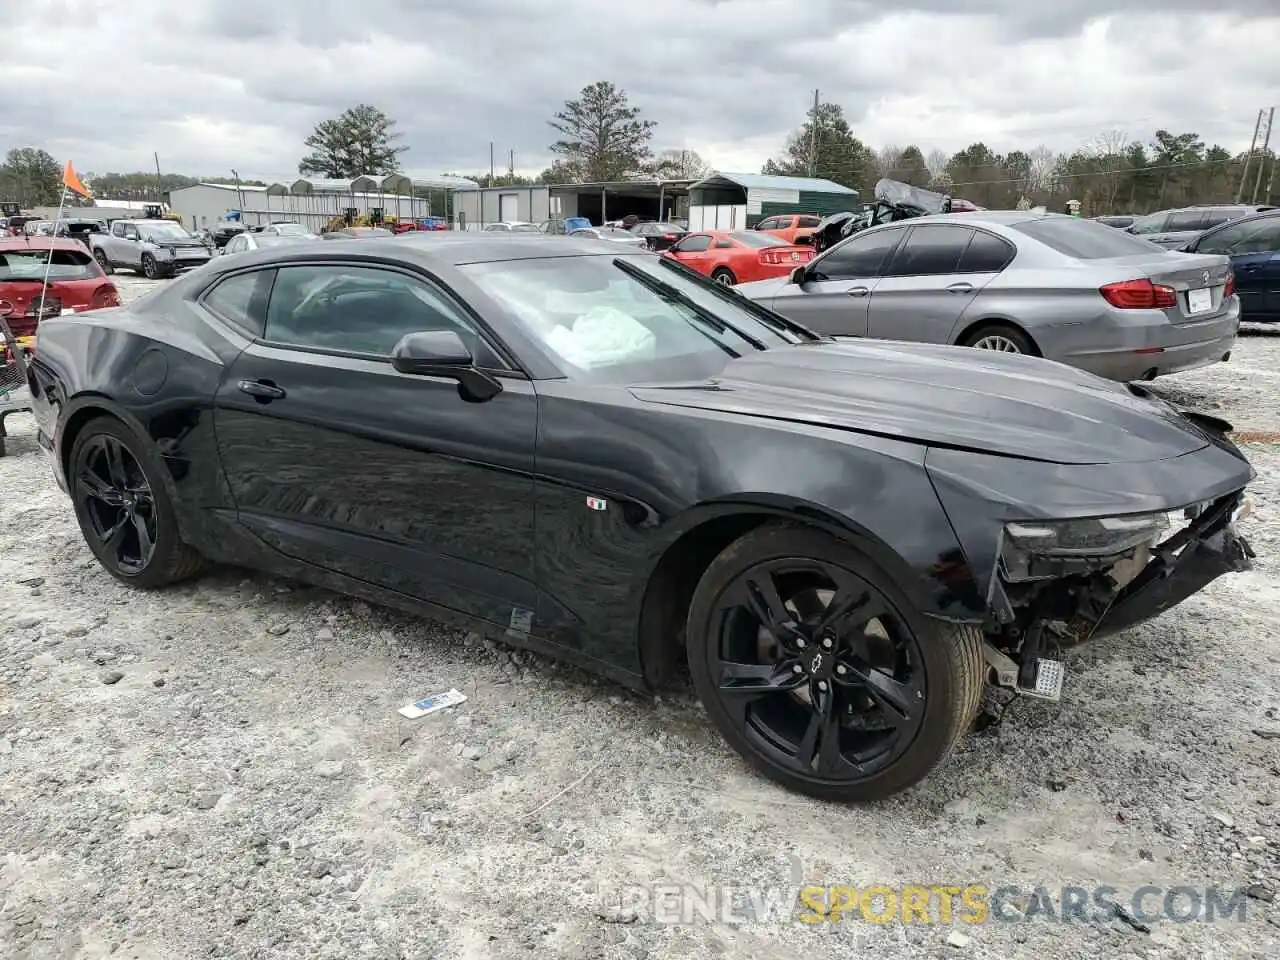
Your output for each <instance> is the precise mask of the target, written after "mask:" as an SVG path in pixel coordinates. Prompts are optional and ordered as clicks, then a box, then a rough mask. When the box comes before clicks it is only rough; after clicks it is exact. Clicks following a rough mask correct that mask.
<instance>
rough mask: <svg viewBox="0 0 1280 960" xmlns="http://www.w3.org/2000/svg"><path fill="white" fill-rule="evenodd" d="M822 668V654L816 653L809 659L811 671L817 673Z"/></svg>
mask: <svg viewBox="0 0 1280 960" xmlns="http://www.w3.org/2000/svg"><path fill="white" fill-rule="evenodd" d="M821 669H822V654H820V653H815V654H814V655H813V659H812V660H810V661H809V672H810V673H817V672H818V671H819V670H821Z"/></svg>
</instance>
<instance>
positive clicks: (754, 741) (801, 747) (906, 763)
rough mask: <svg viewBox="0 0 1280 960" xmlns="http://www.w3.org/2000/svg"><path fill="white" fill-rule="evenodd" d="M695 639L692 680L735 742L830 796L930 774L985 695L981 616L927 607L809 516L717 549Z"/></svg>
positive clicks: (695, 621)
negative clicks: (931, 611) (934, 615)
mask: <svg viewBox="0 0 1280 960" xmlns="http://www.w3.org/2000/svg"><path fill="white" fill-rule="evenodd" d="M687 637H688V657H689V669H690V672H691V673H692V675H693V682H694V686H695V688H696V689H697V692H698V696H699V698H700V699H701V700H702V703H703V705H704V706H705V707H706V709H707V712H708V714H710V716H711V719H712V721H713V722H714V723H715V725H716V727H717V728H718V729H719V730H720V732H721V733H722V734H723V735H724V737H725V739H726V740H728V741H729V744H730V745H731V746H732V747H733V748H734V749H735V750H737V751H738V753H740V754H741V755H742V756H743V757H744V758H745V759H746V760H747V761H748V762H749V763H751V764H752V765H753V766H754V767H755V768H756V769H758V770H760V771H761V772H762V773H764V774H765V776H767V777H769V778H770V779H772V780H775V781H777V782H778V783H780V784H782V785H784V786H786V787H788V788H790V789H793V790H797V791H799V792H801V793H806V794H809V795H810V796H814V797H818V798H820V799H824V800H837V801H864V800H877V799H881V798H883V797H887V796H889V795H890V794H893V793H896V792H898V791H900V790H903V789H906V788H907V787H910V786H912V785H913V784H915V783H917V782H919V781H920V780H922V779H924V778H925V777H926V776H927V775H928V774H929V773H930V772H931V771H932V770H933V769H934V768H935V767H936V766H937V765H938V764H939V763H941V762H942V761H943V760H944V759H945V758H946V757H947V756H948V755H949V754H950V753H951V751H952V750H953V749H954V747H955V745H956V743H957V742H958V741H959V739H960V737H961V736H962V735H963V734H964V733H965V731H966V730H967V729H968V727H969V725H970V723H971V722H972V721H973V718H974V717H975V715H976V714H977V711H978V707H979V704H980V701H981V697H982V689H983V679H982V677H983V673H982V634H981V632H980V631H979V630H978V629H977V628H976V627H973V626H964V625H955V624H944V623H940V622H936V621H933V620H931V619H929V618H926V617H924V616H921V615H920V614H919V613H918V612H917V611H915V610H914V609H912V608H911V606H910V604H909V602H908V601H907V599H906V596H905V594H904V593H903V592H902V591H901V590H900V589H899V588H898V587H897V586H896V585H895V584H893V582H892V581H891V580H889V578H888V577H887V575H886V574H885V573H884V572H883V571H881V570H880V568H879V567H878V566H876V565H875V564H874V563H873V562H872V561H871V560H870V559H868V558H867V557H866V556H865V555H864V554H863V553H861V552H860V551H859V550H857V549H855V548H854V547H852V546H851V545H850V544H848V543H846V542H844V541H842V540H839V539H837V538H835V537H833V536H831V535H829V534H827V533H824V532H822V531H819V530H813V529H809V528H805V527H799V526H792V525H772V524H771V525H768V526H765V527H762V528H760V529H758V530H755V531H753V532H751V533H749V534H747V535H745V536H744V537H742V538H741V539H739V540H738V541H736V542H735V543H733V544H731V545H730V546H729V547H728V548H727V549H726V550H725V551H724V552H723V553H721V554H720V556H719V557H717V558H716V559H715V560H714V561H713V562H712V564H711V566H710V567H708V569H707V571H706V573H705V574H704V575H703V577H702V580H701V581H700V582H699V584H698V587H697V590H696V591H695V593H694V598H693V603H692V606H691V608H690V612H689V622H688V629H687Z"/></svg>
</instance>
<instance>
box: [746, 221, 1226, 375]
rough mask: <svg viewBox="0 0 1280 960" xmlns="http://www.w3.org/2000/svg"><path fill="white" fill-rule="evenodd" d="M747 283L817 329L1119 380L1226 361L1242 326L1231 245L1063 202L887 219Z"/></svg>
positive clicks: (750, 293)
mask: <svg viewBox="0 0 1280 960" xmlns="http://www.w3.org/2000/svg"><path fill="white" fill-rule="evenodd" d="M736 290H737V291H738V292H739V293H740V294H742V295H744V296H746V297H748V298H750V299H752V300H755V301H757V302H759V303H761V304H763V305H764V306H767V307H770V308H771V309H773V310H774V311H776V312H778V313H781V314H782V315H784V316H786V317H789V318H790V319H792V320H795V321H797V322H799V323H802V324H804V325H805V326H807V327H809V328H810V329H812V330H815V331H817V332H819V333H825V334H829V335H832V336H853V337H875V338H878V339H884V340H908V341H916V342H921V343H946V344H956V345H959V346H967V347H977V348H979V349H984V350H999V351H1003V352H1006V353H1026V354H1033V355H1036V356H1043V357H1047V358H1048V359H1050V360H1057V361H1060V362H1062V363H1067V364H1070V365H1072V366H1075V367H1080V368H1082V369H1085V370H1088V371H1090V372H1092V373H1096V374H1099V375H1101V376H1104V377H1109V378H1111V379H1113V380H1149V379H1152V378H1154V377H1157V376H1160V375H1162V374H1166V373H1176V372H1178V371H1181V370H1190V369H1192V368H1194V367H1201V366H1206V365H1208V364H1211V363H1216V362H1218V361H1221V360H1226V359H1228V358H1229V356H1230V353H1231V349H1232V346H1233V345H1234V343H1235V339H1236V332H1237V330H1238V328H1239V326H1240V301H1239V298H1238V297H1236V295H1235V281H1234V278H1233V277H1232V274H1231V266H1230V262H1229V261H1228V259H1227V258H1226V257H1224V256H1217V255H1200V254H1188V253H1177V252H1174V251H1172V250H1165V249H1163V248H1162V247H1158V246H1156V245H1155V244H1153V243H1149V242H1148V241H1146V240H1143V239H1141V238H1139V237H1135V236H1132V235H1131V234H1128V233H1125V232H1123V231H1121V230H1115V229H1112V228H1111V227H1107V226H1104V225H1103V224H1101V223H1096V222H1094V221H1091V220H1080V219H1076V218H1074V217H1068V216H1063V215H1061V214H1035V213H1023V212H1017V211H982V212H977V213H951V214H943V215H940V216H931V217H919V218H916V219H914V220H909V221H902V222H898V223H890V224H885V225H883V226H879V227H873V228H872V229H870V230H866V231H863V232H861V233H858V234H856V235H854V236H852V237H850V238H849V239H848V240H845V241H844V242H842V243H840V244H838V245H836V246H834V247H832V248H831V249H830V250H828V251H826V252H824V253H823V254H822V255H821V256H819V257H817V258H816V259H814V260H812V261H810V262H809V263H808V264H807V265H805V266H803V267H797V268H796V270H795V271H794V272H793V273H792V275H791V276H790V277H784V278H781V279H777V280H762V281H759V282H757V283H744V284H740V285H739V286H738V287H737V288H736Z"/></svg>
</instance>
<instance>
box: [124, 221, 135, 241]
mask: <svg viewBox="0 0 1280 960" xmlns="http://www.w3.org/2000/svg"><path fill="white" fill-rule="evenodd" d="M124 238H125V239H126V240H137V239H138V228H137V227H135V226H134V225H133V224H132V223H127V224H125V227H124Z"/></svg>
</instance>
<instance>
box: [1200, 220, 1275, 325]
mask: <svg viewBox="0 0 1280 960" xmlns="http://www.w3.org/2000/svg"><path fill="white" fill-rule="evenodd" d="M1193 248H1194V250H1195V252H1196V253H1218V254H1225V255H1226V256H1228V257H1229V258H1230V259H1231V270H1232V272H1233V273H1234V274H1235V278H1236V294H1237V295H1238V296H1239V297H1240V316H1241V319H1243V320H1252V319H1255V318H1271V317H1274V316H1280V216H1278V217H1262V218H1259V219H1257V220H1246V221H1245V222H1243V223H1231V224H1228V225H1227V226H1225V227H1222V228H1221V229H1219V230H1216V231H1214V232H1213V233H1209V234H1206V235H1205V236H1203V237H1201V238H1200V240H1199V241H1197V242H1196V243H1195V244H1194V245H1193Z"/></svg>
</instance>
